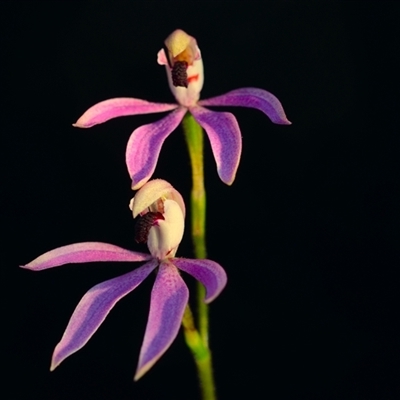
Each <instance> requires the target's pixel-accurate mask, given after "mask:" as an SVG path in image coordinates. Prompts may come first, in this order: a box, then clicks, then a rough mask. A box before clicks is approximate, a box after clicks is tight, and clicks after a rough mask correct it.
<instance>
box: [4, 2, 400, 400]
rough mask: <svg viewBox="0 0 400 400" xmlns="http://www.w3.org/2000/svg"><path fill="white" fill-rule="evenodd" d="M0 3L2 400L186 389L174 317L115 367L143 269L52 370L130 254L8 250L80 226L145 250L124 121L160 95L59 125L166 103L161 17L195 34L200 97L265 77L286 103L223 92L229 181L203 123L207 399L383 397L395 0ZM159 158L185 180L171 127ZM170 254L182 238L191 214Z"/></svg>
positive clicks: (389, 308)
mask: <svg viewBox="0 0 400 400" xmlns="http://www.w3.org/2000/svg"><path fill="white" fill-rule="evenodd" d="M0 7H1V8H0V15H1V17H0V18H1V24H0V27H1V36H0V37H1V53H2V57H1V59H2V61H1V67H0V68H1V88H2V89H1V97H2V103H3V105H2V107H1V121H2V125H1V132H2V135H1V142H2V146H1V151H2V152H4V154H3V155H2V157H1V162H2V164H3V166H2V178H1V182H2V192H1V193H2V202H3V201H4V205H2V207H1V208H2V221H3V222H2V223H1V225H2V228H3V229H4V232H3V234H2V253H3V257H2V268H1V270H2V272H3V277H2V287H3V294H4V300H3V313H2V321H3V323H2V333H3V349H4V352H3V357H2V364H3V366H2V375H3V379H5V383H4V384H3V388H2V390H3V391H4V393H5V398H7V399H123V400H125V399H143V400H150V399H174V400H179V399H185V400H187V399H197V398H198V390H197V381H196V376H195V369H194V366H193V363H192V360H191V356H190V354H189V351H188V350H187V348H186V347H185V345H184V342H183V337H182V335H181V333H180V334H179V336H178V338H177V340H176V341H175V342H174V343H173V345H172V346H171V348H170V349H169V350H168V352H167V353H166V354H165V355H164V356H163V357H162V358H161V359H160V361H159V362H158V363H157V364H156V365H155V366H154V367H153V368H152V370H151V371H150V372H149V373H148V374H147V375H145V376H144V377H143V378H142V379H141V380H140V381H139V382H138V383H133V382H132V377H133V373H134V370H135V368H136V363H137V359H138V354H139V349H140V345H141V341H142V338H143V333H144V328H145V324H146V318H147V312H148V306H149V295H150V290H151V286H152V279H153V278H151V279H148V280H147V281H146V282H144V283H143V284H142V285H141V286H140V287H139V288H138V289H136V290H135V291H134V292H133V293H131V294H130V295H129V296H127V297H126V298H124V299H123V300H121V301H120V302H119V303H118V305H117V306H116V307H115V308H114V309H113V310H112V312H111V313H110V315H109V316H108V318H107V320H106V321H105V322H104V324H103V325H102V326H101V328H100V329H99V331H98V332H97V333H96V334H95V335H94V337H93V338H92V339H91V340H90V342H89V343H88V344H87V345H86V346H85V347H84V348H83V349H82V350H81V351H79V352H78V353H76V354H74V355H73V356H71V357H70V358H69V359H67V360H66V361H65V362H64V363H63V364H62V365H61V366H60V367H59V368H57V370H56V371H55V372H53V373H50V372H49V370H48V369H49V365H50V357H51V353H52V350H53V348H54V346H55V344H56V343H57V342H58V340H59V339H60V337H61V335H62V332H63V330H64V328H65V326H66V324H67V321H68V319H69V317H70V315H71V313H72V311H73V309H74V307H75V305H76V304H77V302H78V301H79V299H80V298H81V296H82V295H83V294H84V293H85V292H86V291H87V290H88V289H89V288H90V287H91V286H93V285H95V284H96V283H99V282H101V281H103V280H106V279H109V278H112V277H114V276H117V275H119V274H122V273H124V272H127V271H129V270H131V269H132V265H130V264H124V265H121V264H118V263H108V264H88V265H71V266H66V267H62V268H57V269H52V270H48V271H44V272H41V273H32V272H29V271H26V270H21V269H19V268H18V265H19V264H25V263H27V262H29V261H31V260H32V259H33V258H35V257H37V256H38V255H40V254H41V253H43V252H45V251H47V250H50V249H52V248H55V247H58V246H62V245H66V244H70V243H74V242H80V241H105V242H109V243H113V244H116V245H119V246H122V247H125V248H130V249H136V250H142V251H143V250H144V248H142V247H139V246H138V245H136V244H135V243H134V240H133V226H134V222H133V220H132V218H131V214H130V211H129V209H128V207H127V205H128V202H129V200H130V198H131V197H132V195H133V193H132V192H131V190H130V180H129V176H128V174H127V172H126V167H125V161H124V154H125V146H126V143H127V140H128V137H129V135H130V133H131V132H132V131H133V130H134V129H135V128H137V127H138V126H140V125H142V124H145V123H150V122H152V121H155V120H156V119H157V118H160V115H161V114H154V115H146V116H133V117H126V118H119V119H115V120H112V121H109V122H107V123H106V124H104V125H100V126H97V127H94V128H91V129H90V130H80V129H76V128H73V127H72V126H71V124H72V123H73V122H75V121H76V119H77V118H78V117H79V116H80V115H81V114H82V113H83V112H84V111H85V110H86V109H87V108H88V107H90V106H91V105H93V104H95V103H96V102H98V101H101V100H104V99H107V98H112V97H122V96H130V97H137V98H142V99H147V100H150V101H159V102H172V101H173V97H172V95H171V94H170V92H169V88H168V85H167V82H166V77H165V71H164V68H163V67H160V66H159V65H158V64H157V63H156V54H157V52H158V50H159V49H160V48H161V46H162V42H163V40H164V39H165V37H166V36H167V35H168V34H169V33H171V32H172V31H173V30H174V29H176V28H181V29H184V30H186V31H187V32H188V33H189V34H191V35H193V36H194V37H196V39H197V41H198V44H199V47H200V48H201V50H202V56H203V61H204V66H205V85H204V89H203V91H202V98H207V97H211V96H215V95H219V94H222V93H225V92H227V91H229V90H232V89H235V88H239V87H246V86H254V87H260V88H264V89H266V90H269V91H271V92H272V93H274V94H275V95H276V96H277V97H278V98H279V99H280V100H281V102H282V103H283V105H284V107H285V110H286V112H287V115H288V117H289V119H290V120H291V121H292V122H293V125H292V126H290V127H288V126H277V125H274V124H272V123H271V122H270V121H269V119H268V118H267V117H265V116H264V115H263V114H262V113H260V112H259V111H256V110H252V109H241V108H235V109H233V108H231V109H229V111H231V112H233V113H234V114H235V116H236V117H237V119H238V122H239V125H240V128H241V131H242V135H243V155H242V159H241V164H240V167H239V171H238V174H237V178H236V181H235V183H234V184H233V186H232V187H227V186H225V185H224V184H223V183H221V181H220V180H219V178H218V176H217V174H216V169H215V164H214V160H213V158H212V154H211V151H210V149H209V145H208V142H206V144H207V146H206V186H207V190H208V215H207V223H208V250H209V258H211V259H214V260H216V261H218V262H219V263H220V264H221V265H223V266H224V268H225V269H226V271H227V273H228V278H229V283H228V285H227V287H226V289H225V291H224V292H223V293H222V294H221V296H220V297H219V298H218V299H217V300H216V301H215V302H214V303H213V304H212V306H211V346H212V349H213V354H214V366H215V376H216V381H217V387H218V393H219V396H220V399H231V398H245V399H251V398H269V399H396V398H398V396H399V394H400V393H399V380H400V379H399V376H400V375H399V372H400V371H399V369H400V368H399V331H398V330H396V328H395V326H396V322H397V320H398V316H399V310H398V309H399V297H398V286H399V285H398V283H399V281H398V278H397V270H398V268H399V253H398V246H399V225H398V224H399V222H400V221H399V195H398V192H397V190H398V182H399V166H398V159H399V155H398V154H399V128H398V113H399V111H398V110H399V108H398V107H399V102H398V91H397V90H396V88H395V86H394V78H395V75H396V74H397V73H398V71H397V68H396V66H395V61H396V53H397V54H398V40H397V39H396V36H395V34H394V27H395V24H396V23H398V17H399V14H398V6H397V4H396V2H393V3H391V2H366V1H362V2H361V1H360V2H356V1H354V2H332V1H324V2H322V1H306V2H298V1H276V2H255V1H254V2H251V1H241V2H233V1H231V2H224V1H210V2H190V1H186V2H183V1H182V2H178V1H173V2H169V1H130V2H125V3H124V2H112V1H109V2H103V1H83V2H19V1H13V2H2V3H1V6H0ZM225 111H228V109H226V110H225ZM154 177H162V178H164V179H166V180H168V181H170V182H171V183H172V184H173V185H174V186H175V187H176V188H177V189H178V190H180V191H181V192H182V194H183V195H184V197H185V198H186V199H188V194H189V190H190V170H189V163H188V156H187V152H186V149H185V143H184V140H183V136H182V133H181V131H180V129H178V130H177V131H176V132H174V133H173V134H172V135H171V136H170V137H169V138H168V139H167V141H166V143H165V145H164V146H163V148H162V151H161V156H160V159H159V162H158V166H157V170H156V172H155V174H154ZM178 255H180V256H185V257H190V256H191V255H192V253H191V243H190V237H189V230H187V232H186V236H185V238H184V241H183V243H182V245H181V247H180V250H179V253H178ZM186 281H187V282H188V285H189V287H190V288H191V289H193V280H192V279H191V278H187V279H186ZM192 293H193V292H192Z"/></svg>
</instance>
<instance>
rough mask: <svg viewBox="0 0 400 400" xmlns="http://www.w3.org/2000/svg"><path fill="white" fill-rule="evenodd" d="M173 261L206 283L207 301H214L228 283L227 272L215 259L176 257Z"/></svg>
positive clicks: (181, 268) (178, 266)
mask: <svg viewBox="0 0 400 400" xmlns="http://www.w3.org/2000/svg"><path fill="white" fill-rule="evenodd" d="M172 262H173V264H174V265H175V266H176V267H177V268H179V269H180V270H182V271H185V272H187V273H188V274H190V275H192V276H193V277H194V278H196V279H197V280H198V281H200V282H201V283H202V284H203V285H204V287H205V288H206V297H205V299H204V301H205V302H206V303H210V302H211V301H213V300H214V299H215V298H216V297H217V296H218V295H219V294H220V293H221V292H222V290H223V289H224V287H225V285H226V281H227V276H226V272H225V270H224V269H223V268H222V267H221V266H220V265H219V264H217V263H216V262H215V261H211V260H191V259H187V258H174V259H173V260H172Z"/></svg>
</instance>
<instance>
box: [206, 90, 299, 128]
mask: <svg viewBox="0 0 400 400" xmlns="http://www.w3.org/2000/svg"><path fill="white" fill-rule="evenodd" d="M199 105H201V106H239V107H250V108H256V109H257V110H260V111H262V112H263V113H264V114H265V115H266V116H267V117H268V118H269V119H270V120H271V121H272V122H273V123H275V124H281V125H290V124H291V122H290V121H289V120H288V119H287V117H286V114H285V111H284V109H283V107H282V104H281V102H280V101H279V100H278V99H277V98H276V97H275V96H274V95H273V94H272V93H269V92H267V91H266V90H263V89H258V88H241V89H236V90H232V91H231V92H228V93H225V94H223V95H221V96H217V97H212V98H211V99H205V100H201V101H199Z"/></svg>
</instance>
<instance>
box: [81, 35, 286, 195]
mask: <svg viewBox="0 0 400 400" xmlns="http://www.w3.org/2000/svg"><path fill="white" fill-rule="evenodd" d="M165 48H166V51H165V50H164V49H161V50H160V51H159V52H158V63H159V64H160V65H165V67H166V70H167V76H168V82H169V86H170V88H171V91H172V93H173V94H174V96H175V99H176V101H177V104H165V103H152V102H148V101H146V100H141V99H134V98H115V99H109V100H105V101H102V102H100V103H97V104H95V105H94V106H92V107H91V108H89V109H88V110H87V111H86V112H85V113H84V114H83V115H82V116H81V117H80V118H79V119H78V121H77V122H76V123H75V124H74V126H76V127H79V128H90V127H92V126H94V125H97V124H101V123H103V122H106V121H108V120H110V119H112V118H116V117H122V116H126V115H136V114H150V113H157V112H164V111H171V110H174V111H172V112H171V113H170V114H168V115H167V116H166V117H164V118H162V119H160V120H159V121H157V122H154V123H151V124H147V125H143V126H141V127H139V128H137V129H135V130H134V131H133V133H132V135H131V137H130V138H129V141H128V145H127V148H126V164H127V167H128V172H129V174H130V176H131V178H132V188H133V189H138V188H140V187H141V186H142V185H143V184H144V183H146V182H147V181H148V180H149V179H150V177H151V176H152V174H153V172H154V170H155V168H156V164H157V160H158V156H159V154H160V150H161V146H162V145H163V143H164V141H165V139H166V138H167V137H168V136H169V135H170V134H171V132H172V131H173V130H174V129H175V128H176V127H177V126H178V125H179V123H180V122H181V121H182V119H183V117H184V115H185V114H186V112H190V113H191V114H192V115H193V117H194V118H195V120H196V121H197V122H198V123H199V124H200V125H201V126H202V127H203V128H204V130H205V131H206V133H207V135H208V138H209V140H210V144H211V148H212V151H213V154H214V158H215V161H216V164H217V171H218V175H219V177H220V178H221V180H222V181H223V182H225V183H226V184H228V185H231V184H232V183H233V181H234V179H235V175H236V171H237V168H238V165H239V161H240V155H241V151H242V137H241V133H240V129H239V125H238V123H237V121H236V118H235V117H234V115H233V114H231V113H227V112H216V111H211V110H208V109H207V108H205V107H203V106H241V107H250V108H256V109H258V110H260V111H262V112H263V113H264V114H266V115H267V116H268V117H269V118H270V119H271V121H272V122H274V123H276V124H283V125H289V124H291V122H290V121H289V120H288V119H287V118H286V115H285V111H284V110H283V107H282V105H281V103H280V101H279V100H278V99H277V98H276V97H275V96H274V95H273V94H271V93H269V92H267V91H266V90H263V89H258V88H241V89H236V90H232V91H231V92H228V93H225V94H223V95H222V96H217V97H213V98H210V99H206V100H200V101H199V99H200V91H201V89H202V87H203V82H204V74H203V61H202V58H201V53H200V49H199V48H198V46H197V42H196V39H195V38H193V37H191V36H189V35H188V34H187V33H185V32H184V31H182V30H180V29H178V30H176V31H174V32H173V33H172V34H171V35H170V36H169V37H168V38H167V39H166V40H165Z"/></svg>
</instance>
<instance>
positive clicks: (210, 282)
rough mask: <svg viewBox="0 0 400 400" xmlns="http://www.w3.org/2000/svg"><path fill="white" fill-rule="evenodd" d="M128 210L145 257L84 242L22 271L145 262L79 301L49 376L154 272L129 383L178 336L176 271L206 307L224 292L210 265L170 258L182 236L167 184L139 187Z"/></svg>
mask: <svg viewBox="0 0 400 400" xmlns="http://www.w3.org/2000/svg"><path fill="white" fill-rule="evenodd" d="M131 209H132V212H133V215H134V217H136V216H140V218H143V221H144V222H142V223H141V224H140V232H139V237H140V238H141V239H142V238H143V237H144V236H145V237H146V236H147V244H148V247H149V250H150V253H151V254H145V253H139V252H135V251H130V250H126V249H123V248H121V247H118V246H114V245H112V244H108V243H100V242H84V243H75V244H71V245H68V246H63V247H59V248H57V249H54V250H51V251H49V252H47V253H45V254H42V255H41V256H39V257H38V258H36V259H35V260H33V261H31V262H30V263H29V264H27V265H24V266H22V268H26V269H29V270H32V271H41V270H43V269H48V268H53V267H58V266H61V265H64V264H69V263H86V262H97V261H99V262H100V261H122V262H128V261H137V262H139V261H145V264H144V265H142V266H141V267H139V268H136V269H135V270H133V271H131V272H128V273H127V274H124V275H121V276H118V277H116V278H113V279H110V280H108V281H105V282H102V283H100V284H98V285H96V286H94V287H92V288H91V289H90V290H89V291H88V292H87V293H86V294H85V295H84V296H83V297H82V299H81V301H80V302H79V303H78V305H77V307H76V308H75V311H74V312H73V314H72V316H71V319H70V320H69V323H68V325H67V328H66V330H65V332H64V335H63V336H62V338H61V340H60V342H59V343H58V344H57V346H56V347H55V349H54V353H53V357H52V361H51V367H50V370H54V369H55V368H56V367H57V366H58V365H59V364H60V363H61V362H62V361H64V360H65V359H66V358H67V357H68V356H70V355H71V354H73V353H75V352H76V351H78V350H79V349H81V348H82V347H83V346H84V345H85V344H86V343H87V342H88V341H89V339H90V338H91V337H92V335H93V334H94V333H95V332H96V331H97V329H98V328H99V326H100V325H101V323H102V322H103V321H104V320H105V318H106V316H107V315H108V313H109V312H110V311H111V309H112V308H113V307H114V305H115V304H116V303H117V302H118V300H120V299H121V298H123V297H124V296H126V295H127V294H128V293H130V292H131V291H132V290H134V289H135V288H136V287H137V286H138V285H139V284H140V283H141V282H143V280H144V279H146V278H147V276H149V274H150V273H151V272H152V271H154V270H156V269H157V276H156V280H155V282H154V286H153V289H152V292H151V300H150V311H149V317H148V322H147V326H146V331H145V335H144V339H143V344H142V347H141V350H140V356H139V362H138V366H137V369H136V374H135V377H134V379H135V380H138V379H139V378H141V377H142V376H143V375H144V374H145V373H146V372H147V371H148V370H149V369H150V368H151V367H152V366H153V365H154V364H155V362H156V361H157V360H158V359H159V358H160V357H161V356H162V355H163V354H164V353H165V351H166V350H167V349H168V348H169V346H170V345H171V343H172V342H173V341H174V339H175V337H176V336H177V334H178V331H179V326H180V324H181V322H182V317H183V313H184V310H185V308H186V306H187V304H188V298H189V290H188V288H187V286H186V284H185V282H184V281H183V279H182V277H181V275H180V271H179V270H181V271H185V272H187V273H188V274H190V275H192V276H193V277H194V278H196V279H197V280H198V281H200V282H201V283H202V284H203V285H204V286H205V288H206V297H205V302H206V303H209V302H211V301H212V300H214V299H215V298H216V297H217V296H218V295H219V294H220V293H221V291H222V290H223V288H224V287H225V285H226V281H227V277H226V273H225V271H224V269H223V268H222V267H221V266H220V265H219V264H217V263H216V262H214V261H211V260H194V259H193V260H192V259H186V258H176V257H175V253H176V250H177V248H178V245H179V243H180V241H181V239H182V235H183V227H184V215H185V207H184V203H183V200H182V197H181V195H180V194H179V192H177V191H176V190H175V189H174V188H173V187H172V186H171V185H170V184H169V183H168V182H166V181H163V180H153V181H150V182H148V183H147V184H145V185H144V186H143V187H142V188H141V189H140V190H139V191H138V192H137V194H136V196H135V198H134V199H133V201H132V202H131ZM148 214H151V215H150V216H151V218H148V217H146V215H148ZM137 237H138V235H137ZM145 239H146V238H145Z"/></svg>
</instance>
